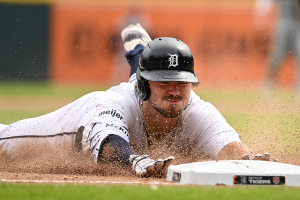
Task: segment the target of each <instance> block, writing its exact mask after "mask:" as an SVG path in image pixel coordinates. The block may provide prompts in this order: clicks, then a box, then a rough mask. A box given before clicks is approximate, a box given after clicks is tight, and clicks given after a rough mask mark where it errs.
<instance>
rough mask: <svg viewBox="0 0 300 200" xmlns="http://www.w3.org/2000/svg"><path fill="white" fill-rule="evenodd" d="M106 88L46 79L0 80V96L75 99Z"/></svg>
mask: <svg viewBox="0 0 300 200" xmlns="http://www.w3.org/2000/svg"><path fill="white" fill-rule="evenodd" d="M107 88H108V87H107V86H101V85H90V86H82V85H53V84H50V83H48V82H47V81H0V98H22V99H26V98H27V99H28V98H61V99H77V98H79V97H81V96H83V95H85V94H87V93H90V92H93V91H98V90H105V89H107Z"/></svg>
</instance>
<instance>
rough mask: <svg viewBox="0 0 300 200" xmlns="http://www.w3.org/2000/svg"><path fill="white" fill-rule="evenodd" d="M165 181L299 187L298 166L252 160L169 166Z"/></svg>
mask: <svg viewBox="0 0 300 200" xmlns="http://www.w3.org/2000/svg"><path fill="white" fill-rule="evenodd" d="M167 181H175V182H177V183H180V184H196V185H218V184H224V185H241V184H242V185H248V184H249V185H286V186H300V166H297V165H290V164H284V163H279V162H268V161H256V160H220V161H207V162H196V163H188V164H181V165H171V166H170V167H169V168H168V174H167Z"/></svg>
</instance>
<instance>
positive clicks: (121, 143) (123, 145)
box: [98, 135, 136, 169]
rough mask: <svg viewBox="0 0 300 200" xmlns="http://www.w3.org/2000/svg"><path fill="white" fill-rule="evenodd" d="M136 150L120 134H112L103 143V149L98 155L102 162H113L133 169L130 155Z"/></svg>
mask: <svg viewBox="0 0 300 200" xmlns="http://www.w3.org/2000/svg"><path fill="white" fill-rule="evenodd" d="M134 154H136V152H135V151H134V150H133V148H132V147H131V146H130V144H129V143H128V142H127V141H126V140H124V139H123V138H122V137H120V136H118V135H110V136H109V137H108V139H107V140H106V142H105V143H104V145H103V149H102V151H101V153H100V154H99V156H98V159H100V160H101V161H100V163H101V162H102V161H104V162H111V163H114V164H117V165H120V166H122V167H124V168H126V169H131V165H132V163H131V162H130V160H129V157H130V155H134Z"/></svg>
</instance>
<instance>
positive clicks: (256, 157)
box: [252, 153, 262, 160]
mask: <svg viewBox="0 0 300 200" xmlns="http://www.w3.org/2000/svg"><path fill="white" fill-rule="evenodd" d="M261 159H262V156H261V155H260V154H259V153H258V154H256V155H255V156H254V157H253V159H252V160H261Z"/></svg>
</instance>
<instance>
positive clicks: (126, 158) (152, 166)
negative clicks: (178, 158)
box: [98, 135, 174, 177]
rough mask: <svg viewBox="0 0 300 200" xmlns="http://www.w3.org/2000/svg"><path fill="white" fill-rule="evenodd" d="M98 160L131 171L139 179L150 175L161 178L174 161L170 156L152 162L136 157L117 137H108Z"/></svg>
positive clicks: (146, 156) (130, 148) (143, 156)
mask: <svg viewBox="0 0 300 200" xmlns="http://www.w3.org/2000/svg"><path fill="white" fill-rule="evenodd" d="M98 159H99V160H100V162H101V160H102V161H106V162H111V163H114V164H116V165H120V167H123V168H127V169H130V170H132V171H133V173H134V174H136V175H137V176H139V177H149V176H152V175H159V176H162V175H164V174H165V173H166V169H167V168H168V167H169V165H170V164H171V162H172V160H173V159H174V157H173V156H170V157H168V158H166V159H164V160H162V159H158V160H153V159H151V158H149V156H148V155H138V154H137V153H136V152H135V151H134V150H133V148H132V147H131V146H130V144H129V143H128V142H127V141H126V140H124V139H123V138H122V137H120V136H118V135H110V136H109V137H108V138H107V140H106V142H105V143H104V145H103V149H102V151H101V154H99V157H98Z"/></svg>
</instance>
